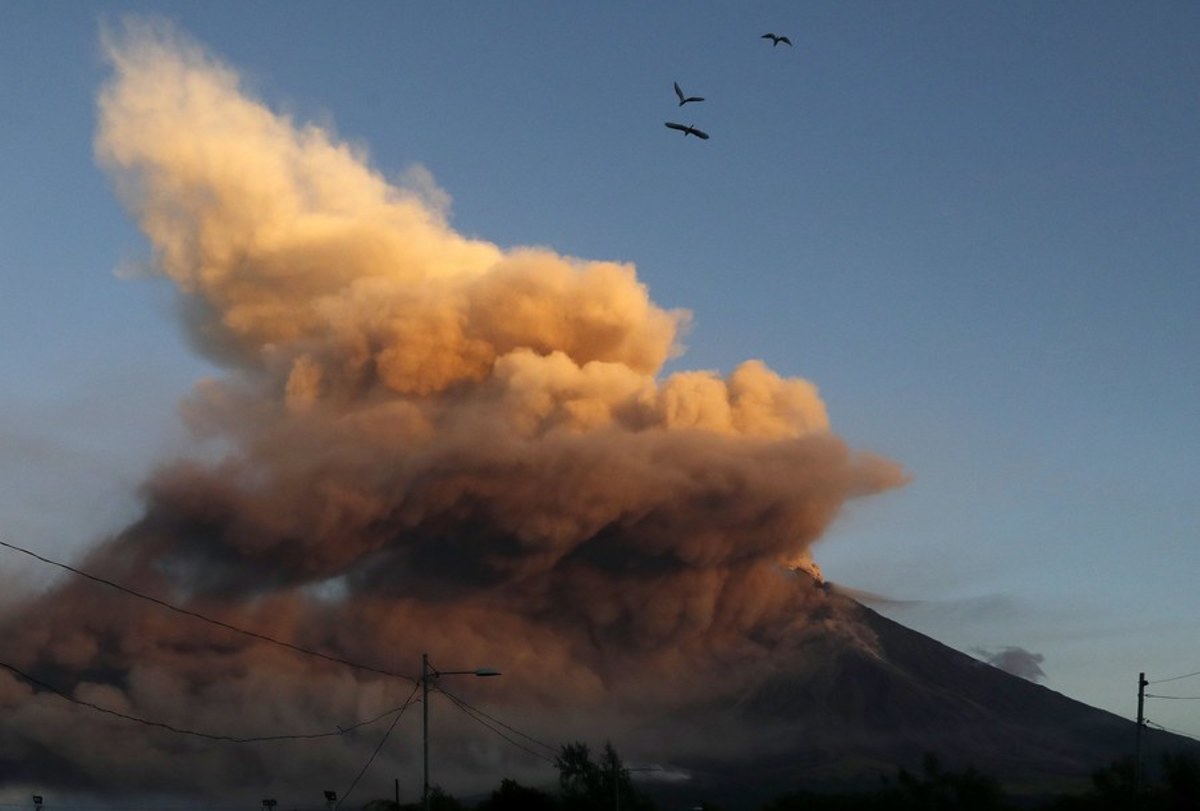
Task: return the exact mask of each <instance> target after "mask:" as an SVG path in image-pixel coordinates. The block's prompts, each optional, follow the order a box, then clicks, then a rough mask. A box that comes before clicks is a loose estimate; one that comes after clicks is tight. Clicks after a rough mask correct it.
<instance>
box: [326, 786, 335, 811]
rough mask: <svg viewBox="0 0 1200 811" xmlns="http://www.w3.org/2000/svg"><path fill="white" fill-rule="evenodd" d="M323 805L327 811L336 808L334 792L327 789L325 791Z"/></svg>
mask: <svg viewBox="0 0 1200 811" xmlns="http://www.w3.org/2000/svg"><path fill="white" fill-rule="evenodd" d="M325 805H326V806H327V807H328V808H329V811H334V809H336V808H337V792H336V791H329V790H328V789H326V790H325Z"/></svg>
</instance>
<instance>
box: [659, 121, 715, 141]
mask: <svg viewBox="0 0 1200 811" xmlns="http://www.w3.org/2000/svg"><path fill="white" fill-rule="evenodd" d="M667 126H668V127H670V128H671V129H673V130H679V131H680V132H682V133H683V137H684V138H686V137H687V136H689V135H695V136H696V137H697V138H699V139H701V140H702V141H707V140H708V133H707V132H702V131H700V130H698V129H696V128H695V127H693V126H691V125H690V124H689V125H687V126H685V125H683V124H674V123H672V122H670V121H668V122H667Z"/></svg>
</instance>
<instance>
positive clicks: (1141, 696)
mask: <svg viewBox="0 0 1200 811" xmlns="http://www.w3.org/2000/svg"><path fill="white" fill-rule="evenodd" d="M1149 683H1150V682H1148V681H1146V674H1145V673H1139V674H1138V710H1137V748H1136V749H1135V752H1134V756H1133V802H1134V807H1135V808H1136V807H1137V806H1138V804H1139V803H1140V802H1141V797H1142V729H1143V728H1144V727H1145V726H1146V716H1145V713H1144V712H1143V710H1144V708H1145V706H1146V685H1148V684H1149Z"/></svg>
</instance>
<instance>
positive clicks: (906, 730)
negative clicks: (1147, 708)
mask: <svg viewBox="0 0 1200 811" xmlns="http://www.w3.org/2000/svg"><path fill="white" fill-rule="evenodd" d="M832 596H833V598H834V599H836V600H839V601H846V602H848V603H850V605H848V606H847V605H843V606H841V607H840V608H841V609H842V611H843V613H845V614H848V615H849V616H850V617H852V618H853V619H852V621H854V622H857V623H859V624H860V625H861V627H862V628H863V629H867V630H869V631H870V632H871V634H873V635H874V638H875V641H876V644H875V645H874V646H864V645H857V644H852V643H850V642H848V641H847V637H845V636H843V635H836V634H830V635H826V636H822V637H817V638H814V639H812V640H811V641H810V642H809V643H807V645H806V646H805V648H804V651H803V656H801V657H797V661H795V662H789V663H786V664H785V666H783V667H782V668H781V670H780V671H779V673H778V674H777V675H775V676H773V677H771V678H769V679H768V680H766V681H765V682H764V683H762V684H760V685H759V686H758V687H757V688H756V689H754V690H753V691H751V692H750V693H749V694H747V695H744V696H742V697H741V698H740V699H739V700H737V701H736V703H735V704H734V705H732V706H728V705H727V706H726V707H725V709H724V713H725V719H726V720H728V721H730V722H732V721H733V720H734V719H737V721H738V722H740V723H741V724H742V725H749V726H750V727H751V728H754V729H757V730H759V732H760V734H759V735H758V737H757V742H758V743H759V744H760V746H759V747H758V751H757V753H756V754H755V755H754V756H753V757H741V758H739V757H732V758H730V757H721V756H718V757H711V758H709V757H704V756H699V757H696V758H693V759H691V761H690V762H689V763H687V764H685V765H686V766H687V767H688V768H689V769H690V770H691V771H692V772H693V774H694V775H695V778H694V782H693V784H692V785H690V786H687V787H686V789H684V791H686V792H691V795H692V796H695V795H697V794H703V795H704V796H706V797H710V798H717V797H720V798H721V801H722V804H723V805H727V806H731V807H738V806H739V805H742V804H743V802H744V801H749V800H750V799H751V798H756V799H764V798H767V797H771V796H775V795H778V794H780V793H783V792H786V791H790V790H794V789H795V788H797V787H800V786H809V787H819V786H822V785H824V786H833V785H837V786H843V787H844V786H847V785H858V786H870V785H876V784H877V783H878V781H879V780H880V779H881V778H890V777H893V776H894V775H895V773H896V772H897V770H898V769H899V768H908V769H910V770H912V769H917V768H919V764H920V762H921V759H922V758H923V756H924V755H925V754H926V753H934V754H936V755H937V756H938V757H939V759H940V760H941V761H942V762H943V763H944V764H947V765H948V766H949V767H951V768H964V767H966V766H975V767H976V768H978V769H980V770H981V771H983V772H985V773H987V774H989V775H992V776H995V777H997V778H998V779H1000V780H1001V781H1002V782H1004V783H1005V784H1006V785H1007V786H1008V787H1009V788H1010V789H1011V790H1013V791H1016V792H1032V793H1043V792H1058V791H1067V790H1072V789H1078V788H1082V787H1083V786H1085V785H1086V781H1087V778H1088V776H1089V775H1090V774H1091V773H1092V772H1093V771H1094V770H1095V769H1097V768H1099V767H1101V766H1104V765H1107V764H1108V763H1111V762H1112V761H1113V760H1116V759H1118V758H1121V757H1128V756H1131V755H1132V754H1133V752H1134V747H1135V734H1136V725H1135V724H1134V723H1133V722H1131V721H1128V720H1126V719H1124V718H1121V717H1120V716H1117V715H1114V714H1112V713H1109V712H1106V711H1103V710H1099V709H1096V708H1094V707H1090V706H1088V705H1086V704H1083V703H1081V702H1079V701H1075V700H1073V699H1071V698H1068V697H1067V696H1064V695H1062V694H1060V693H1057V692H1055V691H1053V690H1050V689H1048V688H1046V687H1043V686H1041V685H1038V684H1034V683H1032V682H1029V681H1026V680H1024V679H1021V678H1019V677H1016V676H1013V675H1011V674H1009V673H1006V672H1004V671H1002V670H1000V669H998V668H995V667H993V666H991V665H988V664H986V663H983V662H980V661H978V660H976V659H974V658H972V657H970V656H968V655H966V654H963V653H960V652H959V651H956V650H953V649H951V648H949V647H947V646H946V645H943V644H941V643H940V642H937V641H935V640H933V639H930V638H929V637H927V636H924V635H923V634H920V633H918V632H916V631H913V630H911V629H909V628H906V627H904V626H902V625H900V624H899V623H896V622H894V621H892V620H889V619H887V618H886V617H883V616H881V615H880V614H878V613H876V612H875V611H872V610H871V609H869V608H867V607H865V606H863V605H861V604H859V603H856V602H854V601H852V600H850V598H848V597H845V596H841V595H832ZM868 636H869V635H868ZM709 709H712V710H715V709H716V708H715V707H710V708H709ZM720 726H721V725H720V724H717V725H715V726H713V727H711V729H713V730H718V729H720ZM720 735H721V733H720V732H717V733H716V734H715V735H714V738H718V739H719V738H720ZM1178 750H1188V751H1192V752H1194V753H1196V754H1200V744H1197V743H1196V742H1195V741H1192V740H1191V739H1188V738H1182V737H1179V736H1176V735H1171V734H1169V733H1164V732H1159V731H1156V730H1146V731H1145V738H1144V761H1145V762H1146V763H1154V762H1156V761H1157V759H1158V757H1159V756H1160V754H1161V753H1162V752H1163V751H1178Z"/></svg>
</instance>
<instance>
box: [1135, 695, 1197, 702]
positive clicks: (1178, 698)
mask: <svg viewBox="0 0 1200 811" xmlns="http://www.w3.org/2000/svg"><path fill="white" fill-rule="evenodd" d="M1146 698H1171V699H1175V700H1176V701H1200V696H1156V695H1154V694H1153V693H1146Z"/></svg>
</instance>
